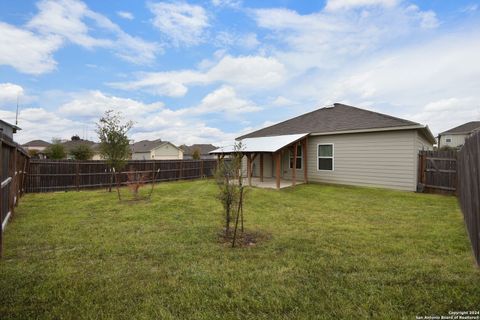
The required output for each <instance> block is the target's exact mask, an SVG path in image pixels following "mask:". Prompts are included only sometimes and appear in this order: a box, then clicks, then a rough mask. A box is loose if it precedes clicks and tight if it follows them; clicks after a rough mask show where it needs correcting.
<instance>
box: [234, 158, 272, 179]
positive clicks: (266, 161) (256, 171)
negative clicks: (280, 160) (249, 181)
mask: <svg viewBox="0 0 480 320" xmlns="http://www.w3.org/2000/svg"><path fill="white" fill-rule="evenodd" d="M273 168H274V163H273V157H272V154H271V153H264V154H263V176H264V177H265V178H271V177H274V176H275V172H274V171H273ZM242 174H243V176H244V177H246V176H247V157H243V159H242ZM252 176H253V177H260V154H259V155H258V156H257V157H256V158H255V160H254V161H253V175H252Z"/></svg>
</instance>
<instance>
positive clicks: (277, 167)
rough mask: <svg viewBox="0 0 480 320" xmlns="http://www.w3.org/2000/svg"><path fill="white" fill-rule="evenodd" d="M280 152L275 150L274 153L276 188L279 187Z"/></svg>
mask: <svg viewBox="0 0 480 320" xmlns="http://www.w3.org/2000/svg"><path fill="white" fill-rule="evenodd" d="M280 157H281V153H280V152H277V153H276V154H275V177H276V182H277V189H280V160H281V158H280Z"/></svg>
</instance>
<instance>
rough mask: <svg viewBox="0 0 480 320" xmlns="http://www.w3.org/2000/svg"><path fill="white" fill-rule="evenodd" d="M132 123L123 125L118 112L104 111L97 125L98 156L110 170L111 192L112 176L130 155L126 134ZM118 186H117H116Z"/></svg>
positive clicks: (128, 122) (120, 168) (121, 167)
mask: <svg viewBox="0 0 480 320" xmlns="http://www.w3.org/2000/svg"><path fill="white" fill-rule="evenodd" d="M132 126H133V122H132V121H127V122H125V123H124V121H123V118H122V116H121V114H120V113H119V112H114V111H113V110H107V111H105V114H104V116H103V117H102V118H100V121H99V122H98V123H97V130H96V132H97V134H98V138H99V140H100V147H99V150H100V155H101V156H102V157H103V159H105V161H106V162H107V164H108V165H109V166H110V168H111V170H112V176H111V178H110V186H109V188H108V191H110V192H111V191H112V183H113V174H114V173H115V172H116V173H118V172H120V171H121V170H122V169H123V167H124V166H125V160H126V159H128V157H129V155H130V146H129V142H130V141H129V140H128V136H127V133H128V131H129V130H130V129H131V128H132ZM117 185H118V184H117ZM119 196H120V193H119Z"/></svg>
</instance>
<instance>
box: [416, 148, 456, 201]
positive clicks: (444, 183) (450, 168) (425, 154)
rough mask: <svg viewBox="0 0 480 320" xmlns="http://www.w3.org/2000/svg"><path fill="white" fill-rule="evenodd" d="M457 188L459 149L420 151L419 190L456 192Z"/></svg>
mask: <svg viewBox="0 0 480 320" xmlns="http://www.w3.org/2000/svg"><path fill="white" fill-rule="evenodd" d="M456 190H457V151H420V153H419V155H418V191H421V192H435V193H455V192H456Z"/></svg>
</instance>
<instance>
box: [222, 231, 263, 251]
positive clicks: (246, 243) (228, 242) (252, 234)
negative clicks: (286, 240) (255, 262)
mask: <svg viewBox="0 0 480 320" xmlns="http://www.w3.org/2000/svg"><path fill="white" fill-rule="evenodd" d="M271 237H272V236H271V235H270V234H269V233H267V232H264V231H250V230H245V231H244V232H241V231H240V230H237V235H236V238H235V247H255V246H257V245H259V244H261V243H263V242H266V241H268V240H269V239H270V238H271ZM232 241H233V230H230V233H229V234H228V235H226V234H225V229H223V230H222V231H220V232H219V233H218V242H220V243H221V244H222V245H224V246H225V247H231V246H232Z"/></svg>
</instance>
